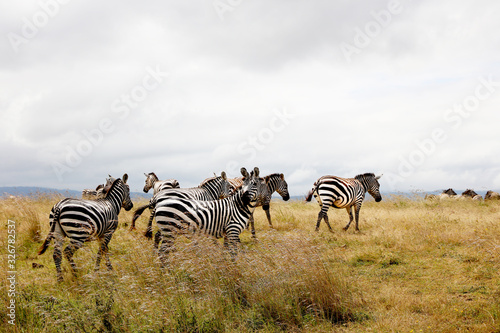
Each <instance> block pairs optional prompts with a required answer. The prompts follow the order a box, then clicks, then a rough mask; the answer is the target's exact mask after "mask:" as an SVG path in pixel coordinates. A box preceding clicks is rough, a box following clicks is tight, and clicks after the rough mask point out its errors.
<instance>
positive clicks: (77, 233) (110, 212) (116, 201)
mask: <svg viewBox="0 0 500 333" xmlns="http://www.w3.org/2000/svg"><path fill="white" fill-rule="evenodd" d="M127 179H128V175H127V174H124V175H123V178H122V179H120V178H118V179H114V178H111V179H108V182H107V183H106V186H105V187H104V189H103V193H104V194H105V197H104V198H102V199H97V200H79V199H71V198H66V199H63V200H61V201H59V202H58V203H56V204H55V205H54V206H53V207H52V210H51V211H50V217H49V223H50V232H49V234H48V235H47V238H46V239H45V242H44V243H43V245H42V246H41V247H40V250H39V251H38V254H39V255H41V254H43V253H44V252H45V251H46V250H47V247H48V246H49V244H50V242H51V240H52V239H54V240H55V246H54V255H53V258H54V263H55V265H56V272H57V280H58V281H62V280H63V277H62V270H61V261H62V253H61V249H62V245H63V242H64V237H68V238H69V239H70V243H69V245H68V246H67V247H66V248H65V249H64V255H65V257H66V259H68V261H69V262H70V264H71V268H72V269H73V273H76V265H75V262H74V261H73V255H74V254H75V252H76V251H77V250H78V249H79V248H80V247H82V245H83V243H85V242H88V241H92V240H94V239H96V238H97V239H98V240H99V243H100V250H99V252H98V254H97V260H96V264H95V270H98V269H99V265H100V263H101V257H102V255H104V256H105V259H106V266H107V267H108V269H110V270H112V269H113V266H112V265H111V262H110V260H109V254H108V243H109V241H110V240H111V237H112V236H113V233H114V232H115V230H116V228H117V226H118V214H119V213H120V209H121V208H122V207H123V208H125V210H130V209H131V208H132V206H133V204H132V201H131V200H130V189H129V187H128V185H127Z"/></svg>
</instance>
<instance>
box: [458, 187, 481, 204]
mask: <svg viewBox="0 0 500 333" xmlns="http://www.w3.org/2000/svg"><path fill="white" fill-rule="evenodd" d="M467 198H470V199H472V200H478V201H481V200H483V197H482V196H480V195H479V194H477V193H476V192H474V190H471V189H467V190H465V191H464V192H462V195H461V196H460V199H467Z"/></svg>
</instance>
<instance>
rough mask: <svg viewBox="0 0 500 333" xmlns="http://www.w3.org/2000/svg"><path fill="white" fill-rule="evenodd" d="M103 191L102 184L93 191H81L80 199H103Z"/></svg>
mask: <svg viewBox="0 0 500 333" xmlns="http://www.w3.org/2000/svg"><path fill="white" fill-rule="evenodd" d="M103 189H104V184H100V185H97V187H96V188H95V190H88V189H85V190H83V191H82V199H84V200H96V199H101V198H104V194H103V193H102V190H103Z"/></svg>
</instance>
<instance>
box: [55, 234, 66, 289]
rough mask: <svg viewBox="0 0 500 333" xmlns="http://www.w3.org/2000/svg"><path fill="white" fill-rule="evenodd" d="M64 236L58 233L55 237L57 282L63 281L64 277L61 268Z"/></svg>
mask: <svg viewBox="0 0 500 333" xmlns="http://www.w3.org/2000/svg"><path fill="white" fill-rule="evenodd" d="M63 240H64V239H63V238H62V237H61V236H60V235H56V237H55V246H54V254H53V258H54V263H55V265H56V273H57V282H62V281H63V277H62V269H61V262H62V251H61V249H62V245H63Z"/></svg>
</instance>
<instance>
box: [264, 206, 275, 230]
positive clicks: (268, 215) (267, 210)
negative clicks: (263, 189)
mask: <svg viewBox="0 0 500 333" xmlns="http://www.w3.org/2000/svg"><path fill="white" fill-rule="evenodd" d="M262 209H264V211H265V212H266V217H267V222H268V223H269V226H270V227H271V228H272V227H273V223H272V222H271V212H270V210H269V205H264V206H262Z"/></svg>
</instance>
